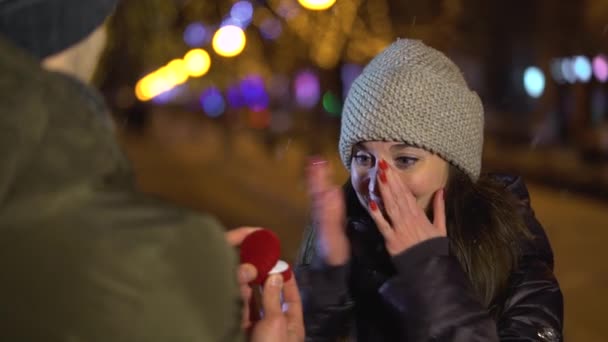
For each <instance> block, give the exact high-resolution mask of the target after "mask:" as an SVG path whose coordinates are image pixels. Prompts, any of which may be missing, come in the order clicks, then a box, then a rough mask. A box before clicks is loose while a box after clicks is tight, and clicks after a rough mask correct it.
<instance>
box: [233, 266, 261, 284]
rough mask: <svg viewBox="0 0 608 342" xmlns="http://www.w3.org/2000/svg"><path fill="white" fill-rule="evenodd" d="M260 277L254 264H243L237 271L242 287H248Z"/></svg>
mask: <svg viewBox="0 0 608 342" xmlns="http://www.w3.org/2000/svg"><path fill="white" fill-rule="evenodd" d="M257 276H258V270H257V269H256V268H255V266H253V265H252V264H241V265H239V268H238V270H237V279H238V281H239V284H240V285H247V284H249V283H250V282H252V281H253V280H254V279H255V278H256V277H257Z"/></svg>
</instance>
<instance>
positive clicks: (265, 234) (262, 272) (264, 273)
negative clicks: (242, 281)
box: [240, 229, 291, 285]
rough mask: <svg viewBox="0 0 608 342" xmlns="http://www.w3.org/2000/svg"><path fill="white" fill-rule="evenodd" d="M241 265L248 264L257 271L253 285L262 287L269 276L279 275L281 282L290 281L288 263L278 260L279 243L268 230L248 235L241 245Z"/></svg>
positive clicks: (279, 252)
mask: <svg viewBox="0 0 608 342" xmlns="http://www.w3.org/2000/svg"><path fill="white" fill-rule="evenodd" d="M240 249H241V252H240V254H241V255H240V258H241V263H249V264H252V265H253V266H255V268H256V269H257V271H258V276H257V278H256V279H255V280H254V281H253V282H252V283H253V284H257V285H263V284H264V282H265V281H266V279H267V278H268V276H269V275H271V274H277V273H280V274H282V275H283V281H284V282H286V281H288V280H289V279H291V268H290V266H289V264H288V263H286V262H285V261H283V260H279V258H280V255H281V242H280V241H279V238H278V236H277V235H276V234H275V233H274V232H272V231H270V230H268V229H260V230H256V231H255V232H253V233H251V234H249V235H248V236H247V237H246V238H245V240H243V243H242V244H241V248H240Z"/></svg>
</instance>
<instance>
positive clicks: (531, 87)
mask: <svg viewBox="0 0 608 342" xmlns="http://www.w3.org/2000/svg"><path fill="white" fill-rule="evenodd" d="M524 87H525V88H526V92H527V93H528V95H529V96H531V97H534V98H537V97H540V96H541V95H542V94H543V91H544V90H545V75H544V74H543V72H542V70H540V69H539V68H538V67H535V66H532V67H528V68H526V71H525V72H524Z"/></svg>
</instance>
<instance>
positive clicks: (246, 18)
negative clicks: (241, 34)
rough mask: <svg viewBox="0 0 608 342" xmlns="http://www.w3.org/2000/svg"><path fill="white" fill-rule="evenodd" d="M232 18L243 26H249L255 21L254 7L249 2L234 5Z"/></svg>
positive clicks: (231, 11)
mask: <svg viewBox="0 0 608 342" xmlns="http://www.w3.org/2000/svg"><path fill="white" fill-rule="evenodd" d="M230 16H231V17H232V18H234V19H236V20H238V21H239V22H241V23H242V24H243V25H248V24H249V23H250V22H251V20H252V19H253V5H251V2H249V1H239V2H237V3H235V4H234V5H232V9H231V10H230Z"/></svg>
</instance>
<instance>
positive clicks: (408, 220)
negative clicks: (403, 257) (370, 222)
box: [369, 160, 447, 256]
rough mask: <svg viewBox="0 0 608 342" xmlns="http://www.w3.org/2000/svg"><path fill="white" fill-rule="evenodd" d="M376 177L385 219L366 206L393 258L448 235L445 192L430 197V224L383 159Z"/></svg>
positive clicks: (379, 212) (370, 205)
mask: <svg viewBox="0 0 608 342" xmlns="http://www.w3.org/2000/svg"><path fill="white" fill-rule="evenodd" d="M379 168H380V170H379V172H378V174H377V177H378V180H377V181H378V184H379V187H380V194H381V196H382V201H383V203H384V208H385V210H386V214H387V216H388V217H385V216H384V214H383V213H382V212H381V211H380V210H379V209H378V205H377V203H375V202H373V201H372V202H370V203H369V209H370V210H369V212H370V214H371V216H372V218H373V219H374V221H375V222H376V225H377V226H378V229H379V230H380V233H381V234H382V235H383V236H384V241H385V244H386V249H387V251H388V252H389V254H390V255H391V256H395V255H397V254H400V253H401V252H403V251H405V250H406V249H408V248H410V247H412V246H414V245H415V244H418V243H420V242H423V241H426V240H430V239H432V238H435V237H442V236H447V229H446V223H445V203H444V190H443V189H440V190H438V191H437V192H435V195H434V196H433V222H432V223H431V222H430V221H429V219H428V217H427V215H426V213H425V211H424V209H423V208H421V207H420V206H419V205H418V203H417V202H416V198H415V197H414V195H413V194H412V192H411V191H410V189H409V188H408V187H407V185H406V184H405V183H404V182H403V181H402V180H401V178H399V177H397V175H396V174H395V170H394V169H392V168H391V166H390V165H388V163H387V162H386V161H384V160H382V161H380V162H379Z"/></svg>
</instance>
